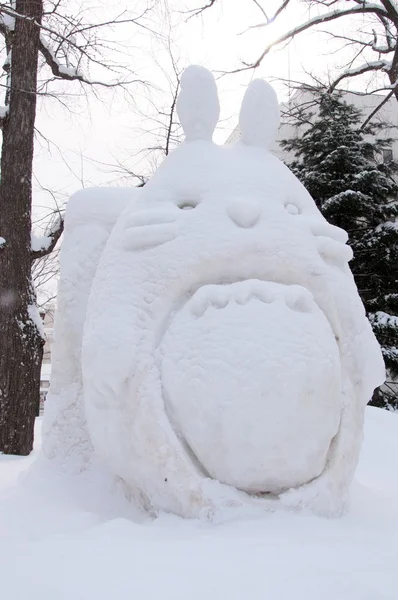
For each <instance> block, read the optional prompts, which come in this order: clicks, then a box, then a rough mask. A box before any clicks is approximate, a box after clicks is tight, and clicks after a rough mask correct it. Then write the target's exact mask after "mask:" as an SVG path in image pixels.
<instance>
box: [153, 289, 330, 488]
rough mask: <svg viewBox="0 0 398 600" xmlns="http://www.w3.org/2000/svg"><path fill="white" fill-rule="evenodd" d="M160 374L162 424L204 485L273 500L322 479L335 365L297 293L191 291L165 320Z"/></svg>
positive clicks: (310, 308)
mask: <svg viewBox="0 0 398 600" xmlns="http://www.w3.org/2000/svg"><path fill="white" fill-rule="evenodd" d="M160 365H161V378H162V386H163V393H164V401H165V405H166V409H167V411H168V414H169V418H170V420H171V422H172V424H173V425H174V428H175V429H176V431H178V432H179V435H180V437H181V438H182V439H184V440H185V442H186V444H187V446H188V447H189V448H190V449H191V451H192V454H193V455H194V456H195V457H196V459H197V460H198V462H199V464H200V465H201V466H202V467H203V469H204V471H205V472H206V473H208V474H209V475H210V476H211V477H213V478H214V479H218V480H219V481H222V482H224V483H229V484H230V485H233V486H235V487H237V488H240V489H242V490H246V491H250V492H273V493H279V492H280V491H281V490H283V489H287V488H289V487H295V486H297V485H299V484H301V483H304V482H306V481H309V480H310V479H312V478H314V477H317V476H318V475H319V474H320V473H321V472H322V470H323V468H324V465H325V461H326V455H327V452H328V449H329V446H330V443H331V440H332V438H333V436H334V435H335V434H336V432H337V428H338V423H339V414H340V408H339V405H338V402H337V403H336V398H338V399H339V398H340V395H339V391H340V370H341V364H340V357H339V351H338V346H337V344H336V340H335V335H334V333H333V330H332V328H331V326H330V323H329V321H328V319H327V318H326V316H325V314H324V312H323V311H322V310H321V309H320V307H319V306H318V304H317V303H316V301H315V299H314V297H313V295H312V293H311V292H310V291H309V290H308V289H306V288H305V287H303V286H301V285H286V284H283V283H276V282H272V281H260V280H257V279H250V280H244V281H238V282H235V283H229V284H227V283H225V284H208V285H204V286H202V287H200V288H198V289H197V290H196V291H195V292H194V293H193V294H192V295H191V296H190V297H189V298H188V299H187V301H186V302H185V303H184V304H183V305H182V306H181V307H180V308H179V310H177V311H175V312H174V313H173V315H172V317H171V319H170V322H169V324H168V327H167V329H166V331H165V333H164V336H163V338H162V341H161V344H160ZM325 415H327V417H326V418H325V419H324V422H322V419H323V418H324V417H325ZM314 428H315V430H316V431H315V433H314V432H313V429H314ZM311 432H312V433H311ZM306 436H308V437H309V440H310V441H307V440H306V441H304V439H303V438H305V437H306ZM311 436H312V437H311Z"/></svg>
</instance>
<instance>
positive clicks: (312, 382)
mask: <svg viewBox="0 0 398 600" xmlns="http://www.w3.org/2000/svg"><path fill="white" fill-rule="evenodd" d="M177 106H178V112H179V116H180V119H181V122H182V125H183V127H184V130H185V132H186V134H187V139H186V141H185V142H184V143H183V144H182V145H181V146H180V147H179V148H177V149H176V150H175V151H174V152H172V153H171V154H170V155H169V156H168V157H167V158H166V159H165V161H164V162H163V163H162V165H161V166H160V167H159V169H158V170H157V172H156V173H155V175H154V176H153V178H152V179H151V180H150V181H149V182H148V183H147V184H146V185H145V187H144V188H142V189H141V190H139V191H138V190H134V195H133V191H131V192H130V194H131V198H132V200H133V201H128V199H129V198H130V195H129V191H128V190H123V191H115V190H113V191H110V192H107V191H106V190H97V191H95V190H93V191H91V192H86V191H85V192H82V193H80V195H76V196H75V197H74V198H72V199H71V201H70V202H69V206H68V208H67V215H66V231H65V241H64V244H63V248H62V256H61V281H60V289H59V296H58V298H59V308H58V316H57V319H56V327H55V336H56V339H55V364H54V368H53V378H52V384H51V395H50V398H49V399H48V401H47V404H48V413H49V415H51V416H48V417H46V422H47V425H46V427H45V443H44V448H45V452H46V454H47V456H54V457H55V456H61V457H63V458H65V457H66V456H71V455H74V456H75V458H76V459H77V461H78V463H79V461H80V463H87V462H90V460H91V457H92V453H93V448H94V449H95V453H96V454H97V455H98V456H99V457H100V458H101V459H102V460H103V462H104V464H105V465H107V467H108V468H109V469H110V470H111V471H112V472H113V473H115V474H116V475H118V476H119V477H120V478H121V479H122V480H123V481H124V482H125V484H126V486H127V488H128V490H129V491H130V493H133V494H134V495H135V496H137V494H138V493H139V494H141V495H142V498H143V503H144V505H145V507H147V508H151V509H155V510H159V509H163V510H166V511H170V512H174V513H176V514H179V515H182V516H184V517H197V516H201V515H202V516H207V517H210V518H212V519H216V518H217V514H219V513H224V512H225V511H226V510H227V511H231V512H232V513H235V512H236V510H243V511H244V510H249V509H250V508H253V509H254V508H256V509H260V510H267V509H269V508H271V509H273V508H274V507H275V506H281V507H282V506H283V505H285V506H293V507H298V506H302V507H308V508H310V509H312V510H313V511H314V512H316V513H318V514H328V515H337V514H341V513H342V512H343V511H344V508H345V505H346V500H347V495H348V491H349V487H350V483H351V480H352V478H353V474H354V471H355V467H356V465H357V461H358V457H359V452H360V447H361V440H362V428H363V417H364V410H365V405H366V403H367V402H368V401H369V399H370V397H371V395H372V392H373V389H374V388H375V387H376V386H378V385H380V384H381V383H383V381H384V365H383V361H382V357H381V353H380V349H379V346H378V344H377V342H376V340H375V338H374V336H373V333H372V330H371V327H370V325H369V322H368V321H367V319H366V317H365V312H364V308H363V306H362V303H361V301H360V298H359V296H358V292H357V290H356V286H355V283H354V280H353V277H352V275H351V273H350V270H349V268H348V261H349V260H350V258H351V257H352V252H351V250H350V248H348V247H347V246H346V245H345V243H346V241H347V234H346V233H345V232H344V231H343V230H341V229H339V228H337V227H334V226H332V225H330V224H328V223H327V221H326V220H325V219H324V218H323V217H322V215H321V214H320V212H319V211H318V209H317V208H316V206H315V203H314V202H313V200H312V198H311V197H310V196H309V194H308V193H307V192H306V190H305V189H304V187H303V186H302V185H301V184H300V183H299V182H298V180H297V179H296V178H295V177H294V175H293V174H292V173H291V172H290V171H289V169H288V168H287V167H286V166H285V165H283V163H281V162H280V161H279V160H278V159H276V158H275V157H274V156H272V155H271V154H270V153H269V152H268V151H267V149H266V148H267V146H268V145H269V144H270V142H271V141H272V140H271V136H272V134H273V133H274V132H275V131H276V128H277V117H278V106H277V99H276V96H275V94H274V92H273V91H271V89H270V88H269V86H268V85H267V84H265V83H263V82H258V81H254V82H253V83H252V84H251V85H250V86H249V88H248V90H247V92H246V94H245V98H244V100H243V103H242V111H241V118H240V123H241V127H242V141H240V142H237V143H236V144H235V145H234V146H226V147H220V146H217V145H215V144H214V143H213V142H212V141H211V135H212V131H213V129H214V125H215V119H216V116H218V98H217V91H216V87H215V83H214V80H213V79H212V77H211V75H210V73H208V72H206V71H205V70H204V69H203V68H201V67H190V68H189V69H188V70H187V71H186V72H185V74H184V76H183V78H182V91H181V95H180V98H179V100H178V104H177ZM84 199H85V201H84ZM107 200H108V201H109V200H110V202H107ZM122 209H123V210H122ZM120 213H121V214H120ZM83 326H84V333H83V334H82V331H83ZM82 336H83V341H82ZM82 380H83V387H82ZM83 401H84V405H85V408H84V407H83ZM46 411H47V409H46ZM87 429H88V431H89V436H88V434H87ZM90 440H91V441H90ZM91 443H92V445H93V448H92V446H91ZM264 493H265V494H266V495H265V496H264V495H260V494H264Z"/></svg>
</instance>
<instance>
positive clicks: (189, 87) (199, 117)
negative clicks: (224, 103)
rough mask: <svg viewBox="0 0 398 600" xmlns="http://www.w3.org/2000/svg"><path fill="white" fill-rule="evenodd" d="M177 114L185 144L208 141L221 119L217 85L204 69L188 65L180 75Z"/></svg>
mask: <svg viewBox="0 0 398 600" xmlns="http://www.w3.org/2000/svg"><path fill="white" fill-rule="evenodd" d="M177 113H178V117H179V119H180V123H181V125H182V128H183V130H184V133H185V139H186V140H187V141H188V142H191V141H194V140H208V141H211V139H212V137H213V131H214V129H215V126H216V125H217V122H218V118H219V116H220V104H219V102H218V94H217V86H216V82H215V81H214V77H213V75H212V74H211V73H210V71H208V70H207V69H205V68H203V67H199V66H196V65H191V66H190V67H188V68H187V69H185V71H184V72H183V74H182V76H181V91H180V93H179V96H178V100H177Z"/></svg>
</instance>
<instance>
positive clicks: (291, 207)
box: [285, 202, 301, 215]
mask: <svg viewBox="0 0 398 600" xmlns="http://www.w3.org/2000/svg"><path fill="white" fill-rule="evenodd" d="M285 209H286V211H287V212H288V213H289V214H290V215H299V214H300V213H301V210H300V208H299V207H298V206H297V205H296V204H292V203H291V202H289V203H288V204H285Z"/></svg>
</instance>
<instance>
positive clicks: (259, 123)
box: [239, 79, 280, 150]
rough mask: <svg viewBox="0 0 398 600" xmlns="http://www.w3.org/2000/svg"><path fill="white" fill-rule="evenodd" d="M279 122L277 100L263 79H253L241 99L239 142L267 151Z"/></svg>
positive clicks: (272, 90)
mask: <svg viewBox="0 0 398 600" xmlns="http://www.w3.org/2000/svg"><path fill="white" fill-rule="evenodd" d="M279 122H280V113H279V104H278V98H277V97H276V93H275V90H274V88H273V87H271V86H270V85H269V83H267V82H266V81H264V80H263V79H254V81H252V82H251V84H250V85H249V87H248V88H247V90H246V93H245V95H244V97H243V101H242V107H241V109H240V115H239V127H240V132H241V141H242V142H243V143H244V144H247V145H248V146H262V147H265V148H267V150H268V149H269V147H270V145H271V144H272V142H273V141H274V140H275V137H276V132H277V131H278V127H279Z"/></svg>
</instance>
